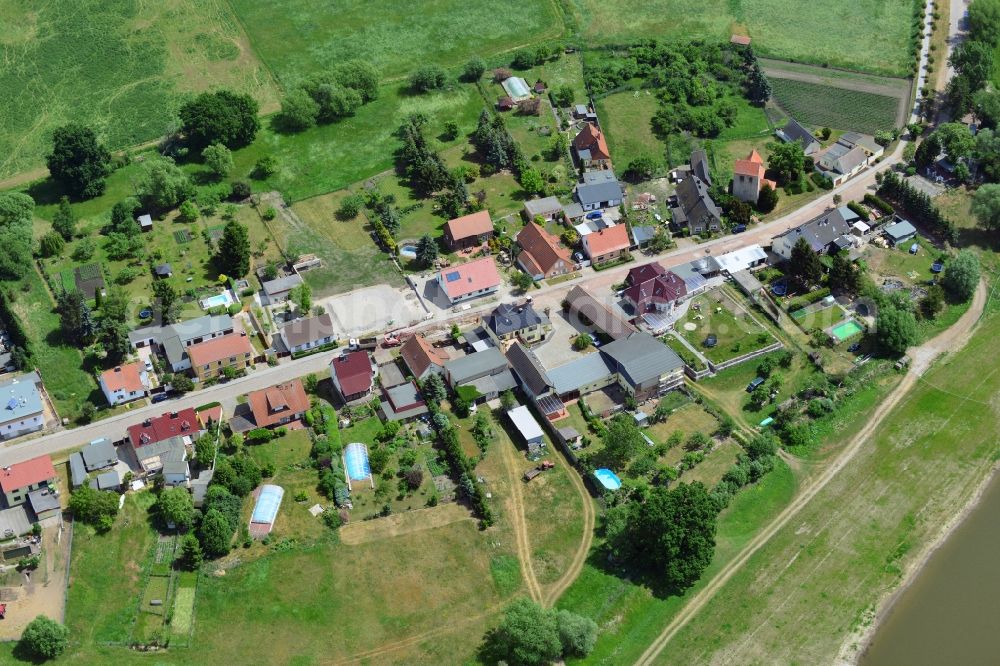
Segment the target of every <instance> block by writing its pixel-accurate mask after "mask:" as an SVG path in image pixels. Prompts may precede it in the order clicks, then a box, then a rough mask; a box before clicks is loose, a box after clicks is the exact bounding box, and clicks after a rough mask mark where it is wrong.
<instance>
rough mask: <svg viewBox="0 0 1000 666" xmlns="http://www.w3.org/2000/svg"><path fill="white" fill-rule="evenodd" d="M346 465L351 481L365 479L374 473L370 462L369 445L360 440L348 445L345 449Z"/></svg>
mask: <svg viewBox="0 0 1000 666" xmlns="http://www.w3.org/2000/svg"><path fill="white" fill-rule="evenodd" d="M344 467H346V468H347V476H349V477H350V478H351V481H364V480H365V479H367V478H368V477H370V476H371V474H372V469H371V466H369V464H368V447H367V446H365V445H364V444H360V443H358V442H353V443H351V444H348V445H347V448H346V449H344Z"/></svg>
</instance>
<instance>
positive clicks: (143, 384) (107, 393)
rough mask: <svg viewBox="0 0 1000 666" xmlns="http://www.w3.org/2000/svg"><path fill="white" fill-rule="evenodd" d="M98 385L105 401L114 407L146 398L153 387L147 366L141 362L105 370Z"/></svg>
mask: <svg viewBox="0 0 1000 666" xmlns="http://www.w3.org/2000/svg"><path fill="white" fill-rule="evenodd" d="M97 383H98V384H100V386H101V391H102V392H103V393H104V399H105V400H107V401H108V404H109V405H111V406H112V407H114V406H115V405H121V404H123V403H126V402H131V401H133V400H138V399H139V398H142V397H145V395H146V394H147V393H148V392H149V389H150V388H151V387H152V384H151V382H150V380H149V372H147V371H146V365H145V364H144V363H142V362H140V361H135V362H133V363H125V364H123V365H118V366H115V367H113V368H111V369H110V370H105V371H104V372H102V373H101V376H100V377H99V378H98V380H97Z"/></svg>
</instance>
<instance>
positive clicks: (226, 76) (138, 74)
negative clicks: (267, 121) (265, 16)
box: [0, 0, 278, 179]
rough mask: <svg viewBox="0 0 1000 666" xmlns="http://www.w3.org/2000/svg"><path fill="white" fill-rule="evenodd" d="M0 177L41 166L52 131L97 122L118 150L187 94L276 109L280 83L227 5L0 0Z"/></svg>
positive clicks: (151, 131) (160, 128)
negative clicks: (237, 94)
mask: <svg viewBox="0 0 1000 666" xmlns="http://www.w3.org/2000/svg"><path fill="white" fill-rule="evenodd" d="M0 15H2V16H3V20H2V25H3V27H4V30H3V36H2V37H0V45H2V47H3V51H4V53H5V58H4V59H3V61H2V62H0V88H2V89H4V90H17V91H19V93H18V94H17V95H4V96H3V99H2V100H0V120H2V122H0V126H2V127H0V179H3V178H7V177H10V176H12V175H14V174H17V173H20V172H22V171H25V170H28V169H35V168H37V167H39V166H41V165H42V163H43V161H44V155H45V153H46V152H47V150H48V147H49V146H48V141H49V136H50V132H51V131H52V130H53V129H54V128H55V127H58V126H59V125H62V124H65V123H66V122H69V121H71V120H73V121H80V122H84V123H87V124H89V125H91V126H93V127H94V128H95V129H96V130H97V132H98V134H99V135H100V136H101V137H102V138H103V139H104V140H105V141H106V142H107V144H108V146H109V147H110V148H112V149H120V148H125V147H128V146H132V145H134V144H137V143H141V142H144V141H148V140H150V139H156V138H158V137H160V136H162V135H163V134H164V133H165V132H166V131H167V129H168V127H169V126H170V124H171V123H172V122H173V118H174V115H175V112H176V110H177V108H178V106H179V105H180V103H181V102H182V100H183V99H184V98H185V97H186V96H188V95H189V94H191V93H194V92H200V91H201V90H204V89H206V88H216V87H221V86H225V87H228V88H232V89H235V90H239V91H242V92H247V93H250V94H252V95H253V96H254V97H256V98H257V100H258V101H259V102H260V103H261V106H262V108H264V109H265V110H267V109H270V110H274V109H275V108H276V105H277V101H278V92H277V88H276V86H275V84H274V81H273V80H272V78H271V76H270V74H269V73H268V72H267V70H266V69H265V68H264V67H263V66H262V65H261V64H260V62H259V61H258V60H257V58H256V56H255V55H254V54H253V52H252V51H251V50H250V48H249V44H248V43H247V40H246V37H245V35H244V34H243V32H242V30H241V29H240V26H239V23H238V22H237V20H236V17H235V16H234V15H233V13H232V11H231V10H230V8H229V4H228V3H227V2H223V1H222V0H208V1H205V2H195V1H194V0H165V1H164V2H160V3H152V4H151V3H139V2H132V1H130V2H118V3H108V2H100V1H98V0H83V1H82V2H76V3H72V4H69V3H60V2H46V1H44V0H32V1H30V2H12V1H9V0H5V1H4V2H0Z"/></svg>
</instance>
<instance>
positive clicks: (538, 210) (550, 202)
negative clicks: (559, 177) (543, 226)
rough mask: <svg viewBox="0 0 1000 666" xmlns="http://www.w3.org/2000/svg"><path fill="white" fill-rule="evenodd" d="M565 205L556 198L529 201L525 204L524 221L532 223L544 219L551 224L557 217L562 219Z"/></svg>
mask: <svg viewBox="0 0 1000 666" xmlns="http://www.w3.org/2000/svg"><path fill="white" fill-rule="evenodd" d="M562 211H563V205H562V204H561V203H559V199H557V198H556V197H544V198H542V199H529V200H528V201H525V202H524V210H523V213H524V219H525V221H526V222H532V221H534V220H536V219H537V218H539V217H540V218H542V219H543V220H544V221H546V222H551V221H552V220H553V219H554V218H556V217H562Z"/></svg>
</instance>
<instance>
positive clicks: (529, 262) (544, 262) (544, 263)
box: [517, 222, 573, 280]
mask: <svg viewBox="0 0 1000 666" xmlns="http://www.w3.org/2000/svg"><path fill="white" fill-rule="evenodd" d="M517 244H518V245H519V246H521V252H520V253H518V255H517V264H518V266H520V267H521V269H522V270H524V272H525V273H527V274H528V275H530V276H531V277H533V278H535V279H536V280H544V279H545V278H550V277H554V276H556V275H565V274H566V273H570V272H572V270H573V258H572V257H571V256H570V252H569V250H567V249H566V248H564V247H561V246H560V245H559V239H558V238H556V237H555V236H553V235H552V234H550V233H549V232H547V231H545V229H543V228H541V227H540V226H538V225H537V224H535V223H534V222H528V224H526V225H524V229H521V231H519V232H518V233H517Z"/></svg>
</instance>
